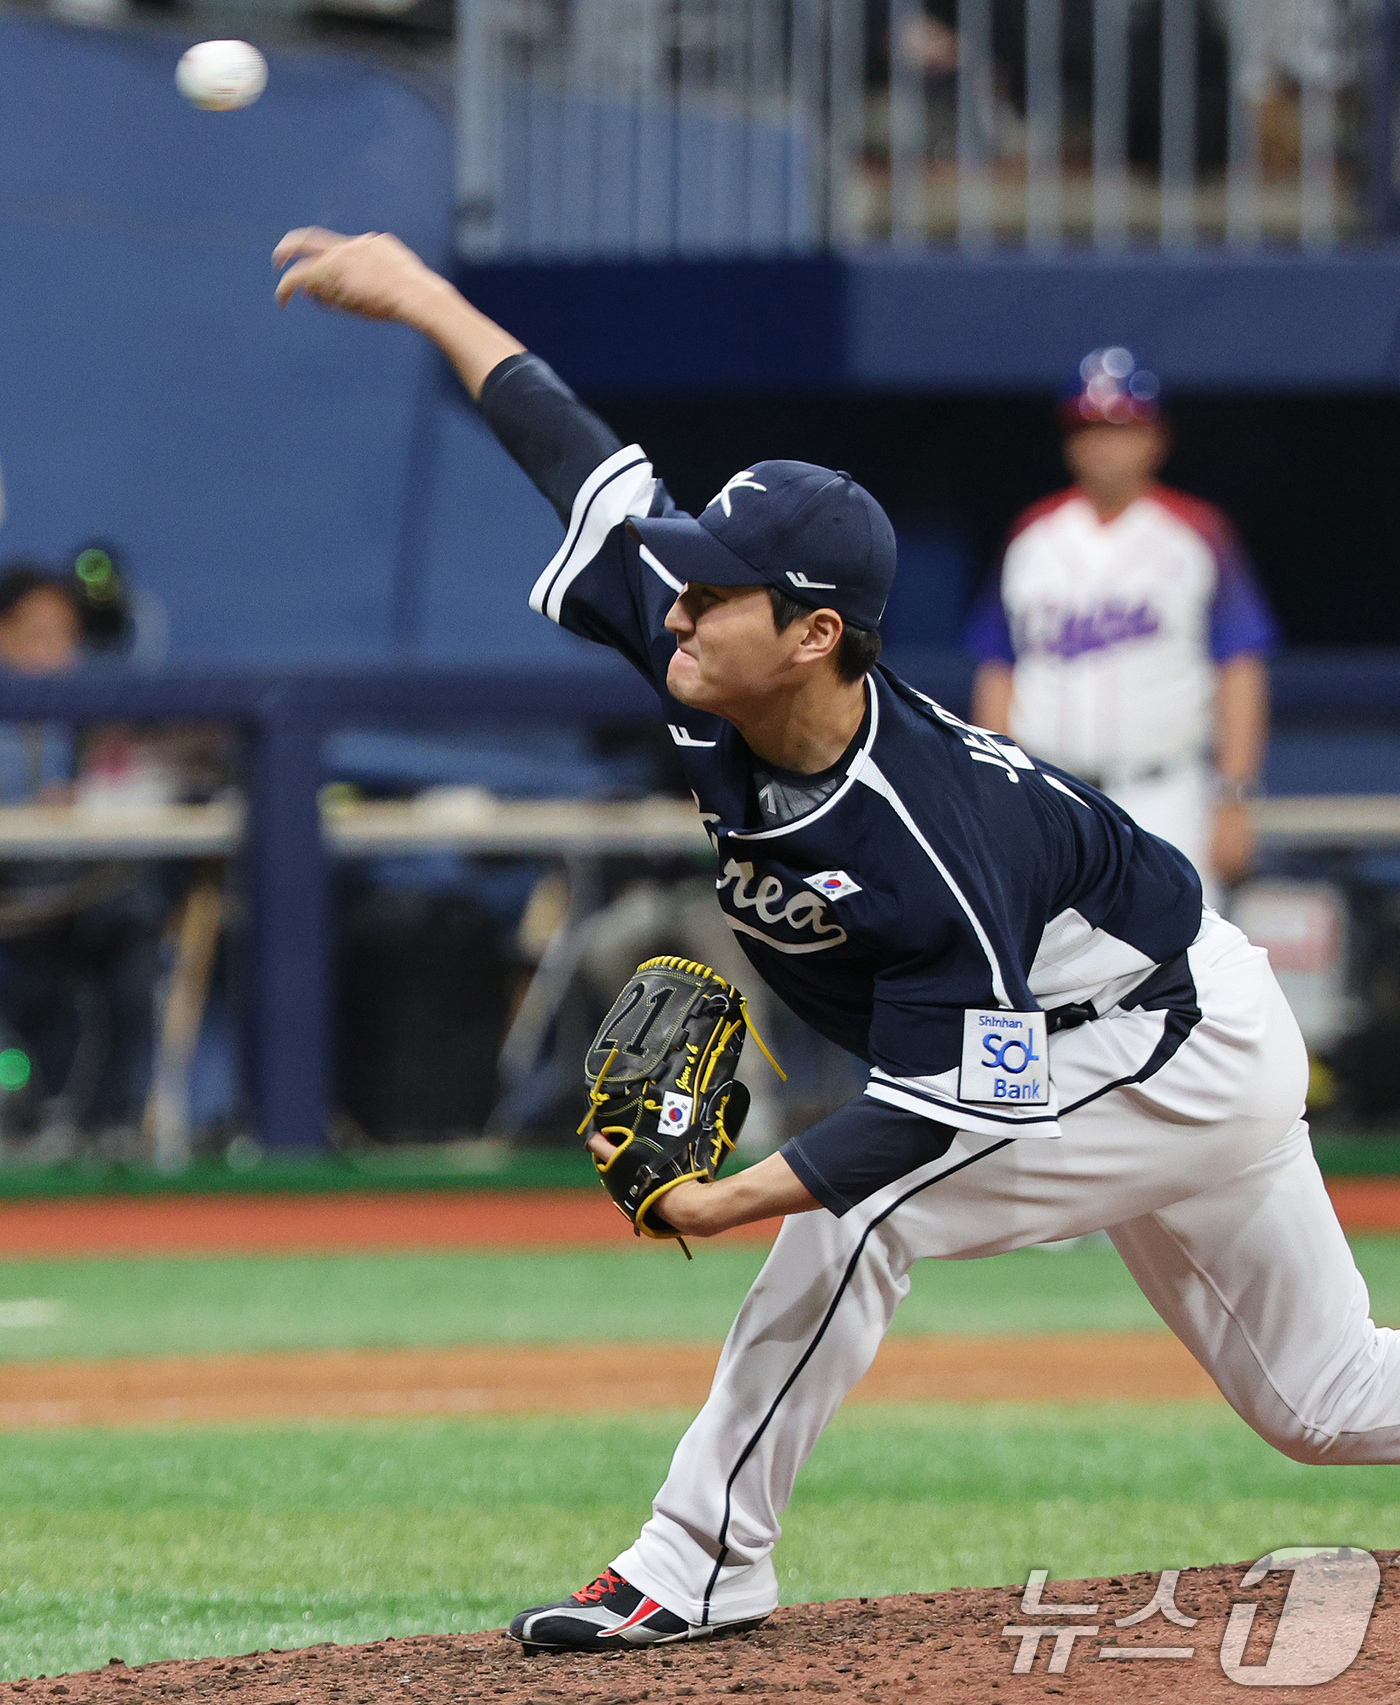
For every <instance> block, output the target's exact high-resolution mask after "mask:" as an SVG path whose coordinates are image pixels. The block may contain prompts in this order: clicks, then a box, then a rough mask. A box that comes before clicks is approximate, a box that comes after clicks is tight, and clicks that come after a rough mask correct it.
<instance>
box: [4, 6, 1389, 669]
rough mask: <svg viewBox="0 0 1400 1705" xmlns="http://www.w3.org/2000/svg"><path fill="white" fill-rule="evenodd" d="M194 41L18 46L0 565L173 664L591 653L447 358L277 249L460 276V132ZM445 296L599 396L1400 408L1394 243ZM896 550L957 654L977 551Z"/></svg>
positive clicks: (299, 58) (640, 277) (612, 278)
mask: <svg viewBox="0 0 1400 1705" xmlns="http://www.w3.org/2000/svg"><path fill="white" fill-rule="evenodd" d="M184 45H185V43H184V42H183V41H181V40H180V39H178V38H177V37H176V36H174V35H173V34H172V35H159V36H155V35H153V36H141V35H139V34H130V33H123V34H119V35H114V34H109V33H106V32H101V31H90V30H82V29H77V28H71V27H65V26H63V25H60V24H53V23H47V22H44V21H40V20H35V19H22V18H16V17H15V16H13V15H11V16H9V17H7V18H6V19H4V20H3V21H0V288H2V289H3V296H0V301H3V304H4V306H3V322H2V323H3V326H4V333H5V335H4V336H3V338H0V470H2V471H3V476H4V483H5V491H6V498H7V508H6V513H5V516H4V520H3V523H0V560H3V559H4V558H7V557H15V556H20V555H38V556H40V557H44V558H48V559H55V560H58V559H62V558H64V557H66V556H67V555H68V554H69V553H71V552H72V550H73V549H74V548H75V547H77V546H78V545H80V544H82V543H85V542H87V541H89V540H90V539H92V538H93V537H101V538H104V539H109V540H112V541H114V542H115V543H117V544H119V545H120V546H121V547H123V549H124V550H125V552H126V553H127V556H128V558H129V561H130V564H131V567H132V570H133V573H134V577H135V579H136V580H137V582H138V583H139V585H140V586H141V587H142V588H143V589H144V590H146V591H147V592H149V593H152V594H154V595H155V596H156V597H157V598H158V600H159V603H160V605H161V606H162V607H163V608H164V610H165V611H166V613H167V615H168V625H169V644H168V654H169V655H170V657H171V658H172V659H175V660H201V661H209V662H216V661H220V660H224V661H277V662H293V661H317V662H328V663H329V662H338V663H345V662H357V661H365V662H371V661H375V660H387V659H389V658H391V657H396V656H397V657H399V658H420V659H423V660H425V661H436V662H477V661H480V662H489V663H494V664H510V663H531V662H539V661H544V660H546V659H548V658H549V657H552V656H562V655H565V654H571V655H576V654H577V653H578V651H579V649H580V648H578V647H576V646H575V643H574V642H573V641H571V640H570V639H569V638H568V636H566V635H562V634H560V633H558V632H557V630H554V629H552V628H551V627H549V625H548V624H546V623H544V622H543V621H542V620H540V618H538V617H535V616H533V615H531V614H530V612H529V611H528V609H527V608H526V605H525V593H526V591H527V589H528V585H529V582H530V580H531V578H532V577H533V574H534V573H535V572H536V571H537V570H538V568H539V567H540V566H541V565H542V564H543V563H544V562H545V561H546V560H547V559H548V557H549V556H550V554H551V553H552V552H553V550H554V548H555V545H556V543H557V540H558V537H559V527H558V523H557V521H556V520H555V518H554V516H553V514H552V513H551V511H550V510H549V509H548V507H547V505H545V504H544V502H543V501H542V500H541V499H540V498H539V497H538V496H537V495H536V494H535V493H534V491H533V490H532V489H531V488H530V487H529V486H528V484H527V483H526V482H525V480H524V479H523V477H522V476H521V475H520V474H519V473H518V472H517V470H516V469H515V468H514V467H513V465H512V464H511V463H510V462H509V461H508V460H507V458H506V457H505V456H504V455H503V454H502V453H501V452H500V450H499V449H498V448H497V447H496V445H495V444H494V442H493V441H492V440H491V439H490V437H489V435H488V434H487V433H486V432H485V431H484V429H483V428H482V426H481V423H480V422H479V420H478V419H477V418H476V416H475V415H474V413H473V412H472V410H471V409H470V407H469V405H467V404H466V403H465V402H464V401H463V399H462V398H461V395H460V392H458V391H457V390H456V389H455V387H454V386H453V384H452V383H451V381H450V379H449V377H448V376H447V375H446V373H445V371H444V369H443V366H442V364H441V362H440V361H438V360H437V358H436V357H435V356H434V355H432V353H431V352H430V351H428V350H427V349H426V348H425V347H424V346H423V345H422V344H421V343H420V342H419V341H418V340H417V339H415V338H414V337H413V336H412V335H411V334H408V333H406V332H402V331H400V330H398V329H397V328H391V327H385V326H367V325H363V324H359V323H357V322H354V321H351V320H346V319H341V318H337V317H335V316H332V315H327V314H323V313H321V312H319V311H318V310H316V309H314V308H311V307H309V306H307V305H305V304H296V305H294V306H293V307H292V309H291V310H289V311H288V312H287V313H286V314H279V313H278V311H277V310H276V309H275V307H274V306H273V303H272V295H271V287H272V273H271V270H270V267H269V264H268V257H269V254H270V251H271V248H272V246H273V244H274V243H275V241H276V240H277V238H278V237H279V236H280V235H281V233H282V232H283V231H284V230H285V229H286V228H288V227H289V226H291V225H296V224H307V223H321V224H329V225H332V226H335V227H337V228H340V229H348V230H362V229H366V228H374V229H390V230H395V231H398V232H399V233H400V234H401V235H403V236H404V237H405V238H406V239H407V240H408V241H409V242H411V243H412V244H414V246H415V247H417V248H418V249H419V250H420V252H422V253H423V254H424V255H425V256H427V257H428V258H429V259H430V260H432V261H433V262H434V263H436V264H439V265H448V264H450V263H449V261H448V258H447V257H448V242H449V237H448V233H449V227H450V218H451V199H452V183H451V176H452V162H451V153H452V150H451V137H450V131H449V127H448V124H447V122H446V119H445V116H444V115H443V114H442V113H441V112H439V111H437V110H436V109H434V108H433V107H432V106H431V105H430V104H429V103H427V102H426V101H425V100H424V99H423V98H422V97H421V96H420V95H419V94H417V93H415V92H414V91H413V90H411V89H409V88H408V87H406V86H405V85H404V84H403V83H401V82H399V81H397V80H396V79H394V78H393V77H391V76H388V75H384V74H381V73H378V72H376V71H374V70H372V69H369V68H367V67H365V66H364V65H363V64H361V63H358V62H352V61H349V60H345V59H342V58H337V57H336V56H333V55H329V54H278V53H273V54H272V55H271V56H270V57H271V59H272V77H271V81H270V84H269V88H268V91H267V93H266V95H265V96H264V97H263V99H262V100H261V101H260V102H258V104H257V105H256V106H254V107H253V108H251V109H250V110H248V111H246V112H243V113H236V114H229V115H211V114H206V113H200V112H196V111H194V110H193V109H191V108H189V107H188V106H186V105H185V104H184V103H183V102H182V101H180V99H179V98H178V97H177V95H176V94H175V91H174V87H173V72H174V66H175V61H176V59H177V58H178V55H179V52H180V50H181V48H182V47H183V46H184ZM459 280H460V282H461V283H462V284H463V286H464V287H465V288H466V289H467V290H468V292H469V293H470V294H471V295H473V296H474V298H475V299H476V300H477V301H478V302H480V303H481V305H482V306H483V307H484V308H486V309H487V310H488V311H489V312H492V313H494V314H496V315H497V316H498V317H499V318H500V319H502V320H503V321H504V322H505V323H506V324H507V325H509V326H510V327H511V329H512V330H514V331H516V332H517V333H518V334H519V335H520V336H521V337H523V338H524V339H525V340H526V341H527V342H529V343H530V344H531V345H532V347H535V348H537V349H539V350H540V351H541V352H542V353H543V354H545V355H546V356H548V357H549V358H550V359H551V360H553V361H554V362H555V364H556V365H557V366H558V367H559V369H560V371H561V372H562V373H563V374H564V375H565V376H566V377H567V378H568V379H569V380H570V381H571V382H572V383H574V384H575V385H576V386H577V388H578V389H580V390H581V391H583V392H585V393H587V394H588V395H590V396H593V397H597V398H599V399H602V400H606V399H607V398H609V397H619V398H623V397H633V398H635V397H637V396H639V395H652V396H660V395H668V396H675V397H678V398H682V399H684V398H687V397H689V398H694V397H698V396H702V395H704V394H706V393H712V394H718V393H730V394H734V395H739V396H742V395H744V394H750V395H755V396H757V395H760V394H772V393H776V392H783V393H787V394H802V393H812V394H814V395H815V394H821V395H823V396H825V397H827V398H830V397H833V396H842V395H847V396H867V397H868V396H872V395H895V394H900V393H903V394H910V395H912V394H916V393H919V392H924V393H949V394H952V393H961V394H973V393H978V394H983V395H986V394H997V393H1001V394H1012V393H1021V394H1025V393H1031V392H1047V391H1048V390H1049V389H1050V388H1051V387H1053V385H1054V384H1055V383H1056V381H1057V380H1058V379H1059V378H1060V377H1061V375H1062V374H1063V372H1064V371H1065V370H1066V368H1067V367H1069V366H1070V365H1071V364H1072V363H1073V362H1074V361H1075V360H1077V359H1078V357H1079V355H1080V354H1081V353H1082V352H1083V350H1084V349H1085V348H1087V347H1090V346H1092V345H1094V344H1100V343H1104V342H1107V341H1122V342H1126V343H1129V344H1130V345H1132V346H1133V347H1134V348H1135V349H1136V350H1137V351H1138V352H1139V354H1140V356H1141V357H1142V358H1143V359H1145V360H1146V361H1148V362H1150V363H1151V364H1152V365H1153V366H1155V367H1156V368H1157V369H1158V370H1159V371H1160V372H1161V373H1162V375H1163V377H1164V379H1165V380H1166V381H1167V382H1168V384H1170V385H1173V386H1175V387H1176V388H1177V389H1178V391H1186V392H1194V393H1197V394H1208V393H1217V394H1218V393H1244V392H1250V393H1256V394H1258V393H1268V392H1279V393H1289V394H1292V395H1294V396H1296V395H1299V394H1303V393H1309V394H1316V395H1326V394H1329V393H1347V394H1356V393H1358V392H1373V393H1378V394H1393V393H1394V391H1395V389H1396V386H1397V382H1400V352H1398V351H1397V338H1396V323H1397V312H1398V311H1400V250H1394V249H1389V248H1385V247H1377V248H1375V249H1371V250H1360V251H1353V252H1349V253H1347V254H1345V255H1340V256H1335V257H1321V258H1314V257H1299V256H1287V255H1276V256H1266V257H1263V258H1257V259H1247V260H1246V259H1241V258H1236V257H1230V256H1227V255H1223V254H1220V253H1213V254H1208V253H1203V254H1200V255H1195V256H1189V257H1184V258H1180V259H1169V258H1163V257H1161V256H1156V255H1145V254H1144V255H1134V254H1132V253H1129V254H1127V255H1123V256H1117V257H1112V258H1094V257H1091V256H1079V257H1074V256H1070V257H1066V258H1063V259H1059V260H1049V261H1047V260H1044V259H1031V258H1027V257H1022V256H1007V257H987V258H978V259H974V258H968V257H959V256H941V255H919V254H894V253H860V254H855V255H850V256H842V257H831V256H826V257H823V256H813V257H810V258H798V259H774V260H750V261H738V260H736V261H724V262H721V261H714V262H666V263H653V264H648V265H635V266H618V265H600V264H582V263H580V264H568V265H557V266H499V265H498V266H487V267H474V268H465V269H461V270H460V271H459ZM663 471H664V470H663ZM905 543H906V545H907V547H908V554H909V556H910V560H911V563H912V562H914V561H915V560H919V561H922V562H923V563H924V564H925V570H926V577H932V578H934V579H939V580H940V584H945V585H946V586H947V587H948V588H949V589H950V590H949V599H948V609H947V611H945V612H944V613H943V614H942V615H941V616H940V617H939V621H940V622H941V623H942V625H943V626H944V627H947V626H948V625H949V624H950V623H951V622H952V620H953V616H954V613H955V605H956V602H957V597H956V596H955V595H954V594H955V593H956V594H957V595H960V591H961V586H960V583H958V582H957V570H956V563H955V560H954V559H955V557H956V554H957V553H956V541H950V540H948V539H946V538H942V537H940V536H938V535H936V533H935V534H928V533H926V534H923V535H920V536H918V537H913V536H911V537H910V538H908V539H907V540H906V541H905ZM940 577H941V578H940ZM582 649H583V650H584V651H585V652H586V651H587V649H588V648H582Z"/></svg>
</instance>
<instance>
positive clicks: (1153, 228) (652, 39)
mask: <svg viewBox="0 0 1400 1705" xmlns="http://www.w3.org/2000/svg"><path fill="white" fill-rule="evenodd" d="M458 5H459V30H458V72H457V86H458V104H459V121H460V122H459V172H458V183H459V236H460V242H461V246H462V248H463V251H464V252H465V253H467V254H469V255H477V256H487V255H492V256H501V257H505V258H510V257H517V258H532V257H537V258H541V259H545V258H555V259H557V258H567V257H576V258H589V257H592V258H618V259H626V258H632V257H636V258H646V257H656V256H665V255H684V256H699V255H724V254H729V255H736V254H769V253H794V252H803V251H809V250H811V249H813V248H814V247H822V246H825V247H840V246H843V245H848V244H852V243H857V242H867V243H871V242H873V243H880V244H911V243H915V244H923V243H930V242H932V243H943V244H950V245H958V246H960V247H962V248H964V249H967V250H973V251H975V250H978V249H985V248H987V247H989V246H991V245H992V244H999V245H1011V246H1018V247H1026V248H1029V249H1031V250H1054V249H1056V248H1058V247H1060V246H1062V245H1066V244H1075V245H1083V244H1090V245H1092V246H1094V247H1095V248H1098V249H1104V250H1113V249H1119V248H1122V247H1124V246H1125V245H1127V244H1129V243H1149V244H1160V245H1162V246H1164V247H1168V248H1187V247H1191V246H1194V245H1197V244H1212V243H1224V244H1228V245H1230V246H1231V247H1234V248H1239V249H1252V248H1255V247H1258V246H1259V245H1261V244H1264V243H1269V244H1284V245H1289V246H1299V245H1301V246H1303V247H1307V248H1328V247H1331V246H1333V245H1335V244H1337V243H1339V242H1341V241H1344V240H1346V239H1348V238H1350V237H1354V236H1356V235H1358V234H1361V233H1362V232H1363V231H1364V229H1365V224H1366V218H1367V212H1366V210H1367V208H1368V206H1369V207H1371V208H1372V209H1374V208H1375V207H1376V205H1377V195H1376V185H1377V182H1378V180H1379V182H1380V185H1381V191H1382V194H1381V199H1382V200H1384V201H1386V202H1387V203H1389V202H1393V200H1394V174H1393V170H1392V163H1391V158H1390V151H1391V141H1390V139H1391V137H1392V134H1393V131H1394V122H1393V119H1394V114H1393V111H1392V109H1393V106H1394V90H1393V88H1392V87H1391V84H1392V83H1393V77H1392V75H1391V71H1392V69H1393V66H1394V61H1395V58H1396V54H1395V51H1394V42H1393V37H1394V35H1395V31H1396V27H1397V6H1396V4H1395V0H458ZM1380 156H1383V157H1380Z"/></svg>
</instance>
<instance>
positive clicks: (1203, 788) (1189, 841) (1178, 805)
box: [1104, 763, 1220, 906]
mask: <svg viewBox="0 0 1400 1705" xmlns="http://www.w3.org/2000/svg"><path fill="white" fill-rule="evenodd" d="M1104 792H1105V793H1107V794H1108V796H1109V798H1110V799H1111V800H1112V801H1113V802H1114V804H1115V805H1121V806H1122V807H1123V809H1124V810H1125V811H1126V812H1127V813H1128V815H1129V816H1130V817H1131V818H1132V820H1133V821H1134V822H1135V823H1136V824H1137V825H1138V826H1139V827H1140V828H1143V829H1146V830H1147V831H1148V833H1149V834H1152V835H1160V836H1161V837H1162V839H1163V840H1164V841H1170V842H1171V844H1172V845H1173V846H1174V847H1176V848H1177V850H1178V851H1180V852H1184V853H1185V854H1186V856H1187V858H1189V859H1190V860H1191V862H1192V864H1194V865H1195V867H1196V874H1197V875H1198V876H1199V877H1200V879H1201V888H1202V891H1203V892H1204V894H1205V900H1206V904H1207V905H1208V906H1215V905H1218V904H1219V903H1220V881H1219V878H1218V877H1217V876H1216V874H1215V868H1214V866H1213V865H1212V864H1211V861H1210V853H1211V846H1210V842H1211V833H1212V829H1213V826H1214V822H1215V778H1214V775H1213V773H1212V771H1211V770H1210V769H1208V768H1207V766H1206V765H1205V764H1202V763H1186V764H1181V765H1179V766H1177V767H1175V768H1173V769H1170V770H1168V772H1167V774H1166V775H1163V776H1156V777H1153V778H1152V779H1151V780H1149V781H1124V782H1111V783H1110V782H1105V784H1104Z"/></svg>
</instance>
